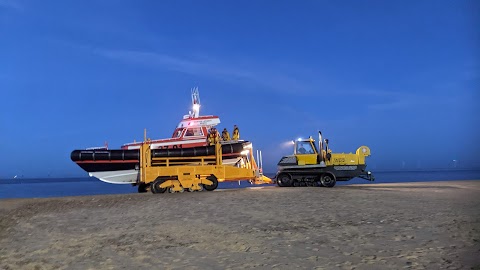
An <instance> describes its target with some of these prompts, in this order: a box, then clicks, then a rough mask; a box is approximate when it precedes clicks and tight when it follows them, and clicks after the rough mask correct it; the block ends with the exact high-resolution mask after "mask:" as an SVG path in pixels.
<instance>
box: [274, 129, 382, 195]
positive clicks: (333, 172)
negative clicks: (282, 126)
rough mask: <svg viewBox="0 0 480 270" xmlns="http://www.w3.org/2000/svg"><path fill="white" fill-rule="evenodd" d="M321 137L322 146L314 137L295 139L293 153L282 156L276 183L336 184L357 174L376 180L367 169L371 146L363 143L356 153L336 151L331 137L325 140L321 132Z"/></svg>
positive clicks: (319, 135)
mask: <svg viewBox="0 0 480 270" xmlns="http://www.w3.org/2000/svg"><path fill="white" fill-rule="evenodd" d="M318 137H319V140H318V141H319V145H318V148H317V146H316V145H315V140H314V139H313V138H312V137H310V138H308V139H298V140H296V141H293V142H292V144H293V146H294V152H293V155H289V156H284V157H282V158H281V159H280V161H279V162H278V164H277V165H278V171H277V174H276V175H275V182H276V183H277V185H278V186H280V187H290V186H324V187H333V186H335V184H336V182H337V181H348V180H351V179H352V178H355V177H359V178H363V179H366V180H369V181H374V177H373V175H372V173H371V172H370V171H366V167H367V165H366V163H365V159H366V157H367V156H370V148H368V147H367V146H360V147H359V148H358V149H357V151H356V152H355V153H348V154H347V153H332V151H331V149H330V148H329V147H328V139H325V140H324V141H322V133H321V132H320V131H319V132H318ZM324 146H325V147H324Z"/></svg>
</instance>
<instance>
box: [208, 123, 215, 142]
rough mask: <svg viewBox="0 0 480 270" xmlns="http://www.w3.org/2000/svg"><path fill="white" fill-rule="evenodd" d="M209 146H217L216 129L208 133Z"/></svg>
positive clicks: (211, 129)
mask: <svg viewBox="0 0 480 270" xmlns="http://www.w3.org/2000/svg"><path fill="white" fill-rule="evenodd" d="M207 142H208V145H215V130H214V128H213V127H212V128H210V132H208V136H207Z"/></svg>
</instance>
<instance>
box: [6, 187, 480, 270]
mask: <svg viewBox="0 0 480 270" xmlns="http://www.w3.org/2000/svg"><path fill="white" fill-rule="evenodd" d="M479 195H480V181H452V182H424V183H402V184H398V183H396V184H365V185H352V186H336V187H334V188H319V187H295V188H279V187H266V188H252V189H235V190H223V191H222V190H217V191H213V192H206V191H203V192H195V193H187V192H185V193H181V194H180V193H176V194H151V193H145V194H128V195H98V196H81V197H64V198H46V199H7V200H0V218H1V220H0V269H249V268H257V269H272V268H273V269H403V268H412V269H480V243H479V240H480V233H479V231H480V196H479Z"/></svg>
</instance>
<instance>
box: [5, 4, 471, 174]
mask: <svg viewBox="0 0 480 270" xmlns="http://www.w3.org/2000/svg"><path fill="white" fill-rule="evenodd" d="M479 9H480V8H479V4H478V2H476V1H301V2H298V1H273V0H272V1H242V2H239V1H193V0H192V1H113V0H112V1H76V2H74V1H28V0H0V91H1V97H2V103H1V106H0V117H1V118H0V152H1V155H0V177H3V178H5V177H8V178H9V177H12V176H13V175H16V174H19V175H24V176H25V177H45V176H48V175H50V176H58V177H63V176H84V175H86V173H85V172H83V171H82V170H81V169H80V168H79V167H77V166H76V165H75V164H74V163H73V162H71V161H70V152H71V151H72V150H73V149H81V148H85V147H90V146H100V145H102V144H103V143H104V141H108V143H109V146H110V147H111V148H116V147H120V145H122V144H123V143H126V142H131V141H133V140H134V139H136V140H141V139H142V138H143V129H144V128H146V129H147V132H148V135H149V137H151V138H164V137H169V136H171V133H172V131H173V128H174V127H175V125H176V124H177V123H178V121H179V120H180V119H181V117H182V116H183V115H184V114H186V113H187V112H188V110H189V109H190V102H191V101H190V89H191V88H192V87H195V86H198V87H199V90H200V98H201V102H202V111H201V113H202V114H214V115H218V116H220V119H221V121H222V123H221V124H220V126H219V127H220V128H222V129H223V127H227V128H229V129H230V130H231V129H232V127H233V125H234V124H238V125H239V127H240V131H241V136H242V138H243V139H247V140H251V141H252V142H253V143H254V147H256V148H257V149H261V150H262V153H263V158H264V165H265V170H266V171H275V168H276V162H277V161H278V160H279V159H280V157H281V156H282V155H285V154H289V153H291V152H292V149H290V148H288V147H286V146H284V142H286V141H288V140H291V139H293V138H297V137H306V136H310V135H312V136H316V135H317V131H318V130H321V131H322V132H323V134H324V136H325V137H328V138H329V139H330V146H331V148H332V149H333V151H334V152H354V151H355V150H356V148H357V147H359V146H361V145H367V146H369V147H370V148H371V150H372V156H371V157H369V159H368V166H369V168H370V169H371V170H387V169H399V168H401V167H402V166H403V165H402V164H403V163H405V165H404V166H405V168H417V167H422V168H445V167H448V166H451V165H452V160H453V159H456V160H458V166H459V167H480V165H479V164H480V163H479V161H478V160H477V155H478V153H479V152H480V146H479V139H478V138H480V132H479V126H480V125H479V124H480V120H479V116H478V115H480V110H479V106H478V104H479V101H480V95H479V90H478V89H480V88H479V80H480V78H479V74H480V65H479V59H480V58H479V55H478V48H479V40H480V36H479V33H478V25H479V22H480V21H479ZM475 27H477V28H475Z"/></svg>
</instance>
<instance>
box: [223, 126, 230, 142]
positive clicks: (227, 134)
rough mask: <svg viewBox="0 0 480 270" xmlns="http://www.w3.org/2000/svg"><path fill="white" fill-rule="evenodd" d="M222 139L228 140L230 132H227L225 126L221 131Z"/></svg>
mask: <svg viewBox="0 0 480 270" xmlns="http://www.w3.org/2000/svg"><path fill="white" fill-rule="evenodd" d="M222 139H223V140H224V141H230V133H228V130H227V128H224V129H223V131H222Z"/></svg>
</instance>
